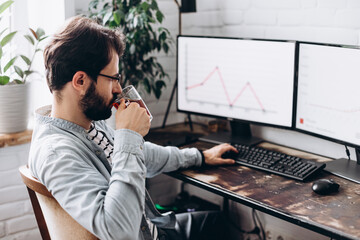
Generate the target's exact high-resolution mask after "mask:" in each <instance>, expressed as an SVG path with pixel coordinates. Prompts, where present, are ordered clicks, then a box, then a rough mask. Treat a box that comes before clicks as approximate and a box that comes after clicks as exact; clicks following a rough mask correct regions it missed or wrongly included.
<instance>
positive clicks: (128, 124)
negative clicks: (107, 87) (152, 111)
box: [115, 99, 150, 136]
mask: <svg viewBox="0 0 360 240" xmlns="http://www.w3.org/2000/svg"><path fill="white" fill-rule="evenodd" d="M115 119H116V129H130V130H133V131H135V132H137V133H139V134H140V135H141V136H145V135H146V134H148V132H149V129H150V117H149V115H148V114H147V112H146V109H145V108H142V107H140V105H139V104H138V103H135V102H132V103H130V104H129V105H128V106H126V104H125V100H124V99H121V101H120V105H119V108H118V110H117V112H116V115H115Z"/></svg>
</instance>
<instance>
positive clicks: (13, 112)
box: [0, 0, 46, 133]
mask: <svg viewBox="0 0 360 240" xmlns="http://www.w3.org/2000/svg"><path fill="white" fill-rule="evenodd" d="M13 2H14V1H12V0H9V1H6V2H4V3H2V4H1V5H0V15H1V14H2V13H3V12H4V11H5V10H6V9H8V8H9V7H10V6H11V4H13ZM29 31H30V34H25V35H24V37H25V39H27V41H28V42H30V44H31V45H32V53H31V56H30V57H28V56H26V55H24V54H16V55H15V56H14V54H12V52H10V51H9V45H10V44H9V43H10V42H11V41H12V40H13V38H14V36H15V35H16V34H17V32H16V31H12V32H9V31H8V29H3V30H1V31H0V61H1V64H0V102H1V108H0V133H13V132H20V131H24V130H26V128H27V123H28V114H27V110H28V107H27V103H28V102H29V101H28V89H29V84H27V78H28V76H29V75H31V74H32V73H34V71H33V70H32V63H33V60H34V58H35V55H36V54H37V53H38V52H40V51H41V49H40V48H39V44H40V42H41V41H43V40H44V39H45V38H46V36H45V32H44V31H43V30H42V29H40V28H39V29H37V30H36V31H34V30H32V29H31V28H30V29H29ZM19 60H20V62H19Z"/></svg>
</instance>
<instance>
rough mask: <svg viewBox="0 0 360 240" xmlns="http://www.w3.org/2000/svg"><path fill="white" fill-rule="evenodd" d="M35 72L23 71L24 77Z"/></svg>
mask: <svg viewBox="0 0 360 240" xmlns="http://www.w3.org/2000/svg"><path fill="white" fill-rule="evenodd" d="M34 72H35V71H28V70H26V71H24V74H25V76H29V75H30V74H33V73H34Z"/></svg>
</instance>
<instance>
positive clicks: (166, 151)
mask: <svg viewBox="0 0 360 240" xmlns="http://www.w3.org/2000/svg"><path fill="white" fill-rule="evenodd" d="M144 151H145V153H144V155H145V165H146V168H147V177H153V176H156V175H158V174H160V173H162V172H171V171H175V170H177V169H179V168H187V167H191V166H201V165H203V164H206V165H222V164H234V163H235V161H234V160H233V159H223V158H221V155H222V154H224V153H225V152H227V151H235V152H237V150H236V148H234V147H233V146H231V145H229V144H220V145H217V146H215V147H213V148H210V149H207V150H205V151H203V155H204V159H202V155H201V153H200V151H199V150H197V149H196V148H185V149H179V148H177V147H162V146H159V145H156V144H153V143H150V142H146V143H145V149H144Z"/></svg>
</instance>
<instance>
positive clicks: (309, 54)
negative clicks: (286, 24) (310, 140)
mask: <svg viewBox="0 0 360 240" xmlns="http://www.w3.org/2000/svg"><path fill="white" fill-rule="evenodd" d="M298 64H299V66H298V91H297V107H296V124H295V127H296V129H298V130H299V131H302V132H305V133H308V134H312V135H315V136H317V137H322V138H325V139H328V140H331V141H335V142H338V143H341V144H344V145H348V146H352V147H355V148H356V149H357V148H359V146H360V125H359V124H360V94H359V91H360V49H358V48H357V47H350V46H340V45H325V44H315V43H304V42H303V43H299V60H298ZM356 152H358V151H356ZM358 163H359V164H360V162H359V160H358ZM325 170H328V171H330V172H332V173H334V174H336V175H339V176H342V177H344V178H347V179H350V180H354V181H356V182H359V183H360V165H358V164H356V162H355V161H348V160H347V159H339V160H336V161H334V162H329V163H327V167H326V168H325Z"/></svg>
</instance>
